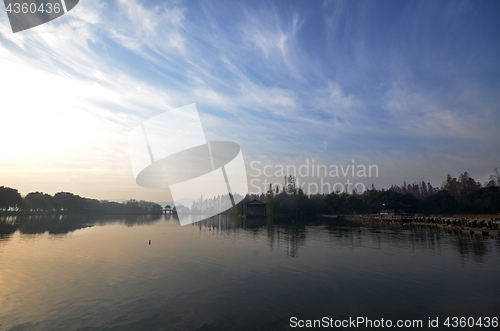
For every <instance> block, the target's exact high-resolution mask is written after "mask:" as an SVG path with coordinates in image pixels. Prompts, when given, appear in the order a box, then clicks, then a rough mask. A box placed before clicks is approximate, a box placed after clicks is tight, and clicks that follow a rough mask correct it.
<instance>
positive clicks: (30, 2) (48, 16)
mask: <svg viewBox="0 0 500 331" xmlns="http://www.w3.org/2000/svg"><path fill="white" fill-rule="evenodd" d="M78 2H79V0H4V4H5V10H6V11H7V15H8V17H9V22H10V27H11V28H12V32H14V33H16V32H19V31H24V30H27V29H31V28H33V27H35V26H38V25H41V24H44V23H47V22H49V21H52V20H54V19H56V18H58V17H61V16H63V15H64V14H66V13H67V12H69V11H70V10H72V9H73V8H75V6H76V5H77V4H78Z"/></svg>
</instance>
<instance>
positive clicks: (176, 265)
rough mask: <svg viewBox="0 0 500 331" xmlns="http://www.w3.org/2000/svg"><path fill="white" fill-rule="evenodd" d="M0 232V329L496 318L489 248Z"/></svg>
mask: <svg viewBox="0 0 500 331" xmlns="http://www.w3.org/2000/svg"><path fill="white" fill-rule="evenodd" d="M3 221H4V222H11V223H12V222H16V223H18V228H17V230H15V229H11V230H9V231H5V230H4V232H12V231H14V230H15V232H13V233H11V234H7V235H5V234H4V235H0V329H2V330H280V329H288V328H289V326H290V318H291V317H293V316H295V317H297V318H298V319H320V318H322V317H325V316H326V317H331V318H334V319H348V318H349V317H352V318H356V317H359V316H363V317H368V318H370V319H373V320H375V319H381V318H384V319H392V320H394V321H396V320H398V319H421V320H423V321H424V328H422V329H427V327H426V325H427V321H428V318H429V317H431V318H433V319H435V318H436V317H439V318H440V323H441V321H443V320H444V319H445V318H446V317H447V316H450V317H453V316H458V317H462V316H464V317H469V316H472V317H480V316H483V317H484V316H489V317H494V316H496V317H500V316H499V315H500V312H499V307H500V266H499V262H500V240H498V239H492V238H482V237H479V238H478V237H470V236H463V235H458V234H452V233H447V232H445V231H440V230H434V229H417V228H403V227H390V226H382V225H373V224H358V223H350V222H347V221H336V220H332V219H316V220H314V221H299V220H294V222H293V223H292V221H291V220H274V221H272V220H270V219H268V220H253V221H252V222H250V223H246V222H244V223H243V224H242V222H241V220H239V219H233V220H232V219H231V218H230V217H228V216H223V217H219V218H216V219H213V220H211V221H210V222H203V223H197V224H193V225H189V226H184V227H181V226H179V223H178V222H176V221H175V220H172V219H166V218H165V216H164V217H162V218H159V219H156V220H154V219H151V218H150V217H129V218H126V219H125V218H116V217H115V218H108V219H97V220H96V219H85V218H59V217H57V218H56V217H39V218H38V219H34V218H32V219H29V218H24V219H17V220H13V219H8V220H5V219H4V220H3ZM149 240H151V245H150V244H149ZM441 326H442V325H441ZM442 328H443V327H441V329H442ZM489 329H491V328H489Z"/></svg>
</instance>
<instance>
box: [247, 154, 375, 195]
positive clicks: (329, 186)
mask: <svg viewBox="0 0 500 331" xmlns="http://www.w3.org/2000/svg"><path fill="white" fill-rule="evenodd" d="M351 162H352V163H351V164H319V163H316V161H315V160H309V159H307V160H306V162H305V163H303V164H300V165H298V166H297V165H294V164H288V165H283V164H274V165H271V164H266V165H263V164H262V162H260V161H253V162H252V163H250V168H251V169H252V170H253V171H254V172H252V173H251V174H250V177H253V179H251V180H250V186H251V188H252V189H254V190H253V192H252V193H256V194H262V193H263V190H262V189H263V188H264V190H265V191H266V192H269V191H273V192H285V193H288V194H293V193H294V192H295V191H296V190H298V189H300V190H302V191H303V193H304V194H310V195H315V194H322V193H326V194H329V193H331V192H335V193H343V192H345V193H348V192H351V193H352V192H356V193H363V192H365V191H366V190H367V186H366V179H368V178H373V177H378V176H379V168H378V166H377V165H376V164H369V165H364V164H357V163H356V162H355V160H352V161H351Z"/></svg>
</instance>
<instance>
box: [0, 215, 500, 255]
mask: <svg viewBox="0 0 500 331" xmlns="http://www.w3.org/2000/svg"><path fill="white" fill-rule="evenodd" d="M190 217H192V219H191V220H190V223H191V224H190V225H188V227H197V228H199V230H200V231H201V230H207V231H214V233H215V232H217V233H223V234H225V235H236V234H237V233H238V232H239V231H242V232H245V233H248V234H253V235H254V236H257V235H259V236H260V235H265V236H266V237H267V245H268V247H269V248H270V250H271V251H272V250H273V248H274V247H275V246H276V247H281V246H283V247H285V251H286V253H287V256H290V257H298V256H299V252H300V249H301V247H304V246H305V245H306V242H307V241H308V240H312V241H315V240H323V236H324V235H325V234H327V237H328V238H327V239H326V240H327V241H328V242H329V244H330V245H332V246H335V247H337V248H342V247H362V246H363V245H369V246H370V247H372V248H375V249H380V248H381V247H382V245H383V244H384V243H387V242H390V243H391V245H393V246H394V247H408V246H411V247H412V249H414V250H426V251H431V252H439V251H440V250H441V249H442V247H441V246H442V242H443V240H445V242H446V244H447V245H450V246H451V247H453V249H454V250H456V251H457V252H459V254H460V255H461V256H463V257H466V256H468V255H474V256H476V257H477V258H479V261H480V257H482V256H484V255H486V254H488V252H489V250H490V248H489V244H488V242H489V241H491V240H493V241H495V242H496V244H497V245H500V241H499V240H495V239H492V238H489V237H478V236H473V235H468V234H463V233H459V232H450V231H447V230H443V229H430V228H413V227H403V226H401V225H393V224H380V223H377V222H366V223H358V222H352V221H348V220H346V219H328V218H272V217H267V218H242V217H240V216H238V215H231V214H219V215H216V216H212V217H210V218H206V219H204V220H201V221H200V220H199V219H202V218H204V216H203V215H191V216H190ZM160 221H163V222H170V223H174V224H179V220H178V218H177V217H176V216H175V215H23V216H1V217H0V236H1V237H0V240H7V239H8V238H9V236H10V235H11V234H13V233H15V232H16V231H17V230H19V232H20V233H21V234H42V233H46V232H48V233H49V234H54V235H57V234H67V233H70V232H73V231H76V230H79V229H84V228H88V227H93V226H105V225H109V224H121V225H125V226H127V227H133V226H144V225H152V224H155V223H157V222H160ZM362 233H363V235H362ZM309 237H312V238H309ZM2 238H3V239H2ZM308 238H309V239H308Z"/></svg>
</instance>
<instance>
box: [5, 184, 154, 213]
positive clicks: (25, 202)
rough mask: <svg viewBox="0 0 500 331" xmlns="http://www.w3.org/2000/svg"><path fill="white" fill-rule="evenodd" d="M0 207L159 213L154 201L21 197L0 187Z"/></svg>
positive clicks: (65, 194)
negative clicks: (123, 201)
mask: <svg viewBox="0 0 500 331" xmlns="http://www.w3.org/2000/svg"><path fill="white" fill-rule="evenodd" d="M0 210H2V211H9V210H10V211H21V212H28V213H38V212H56V213H57V212H62V213H78V214H81V213H111V214H115V213H116V214H120V213H125V214H126V213H141V214H142V213H144V214H154V213H161V212H162V207H161V206H160V205H159V204H157V203H154V202H149V201H144V200H140V201H137V200H133V199H132V200H128V201H126V202H125V203H119V202H113V201H107V200H96V199H89V198H84V197H81V196H79V195H75V194H73V193H69V192H59V193H56V194H55V195H54V196H52V195H50V194H47V193H42V192H31V193H29V194H28V195H26V196H25V197H24V198H23V197H22V196H21V194H20V193H19V192H18V191H17V190H16V189H13V188H10V187H4V186H0Z"/></svg>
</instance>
